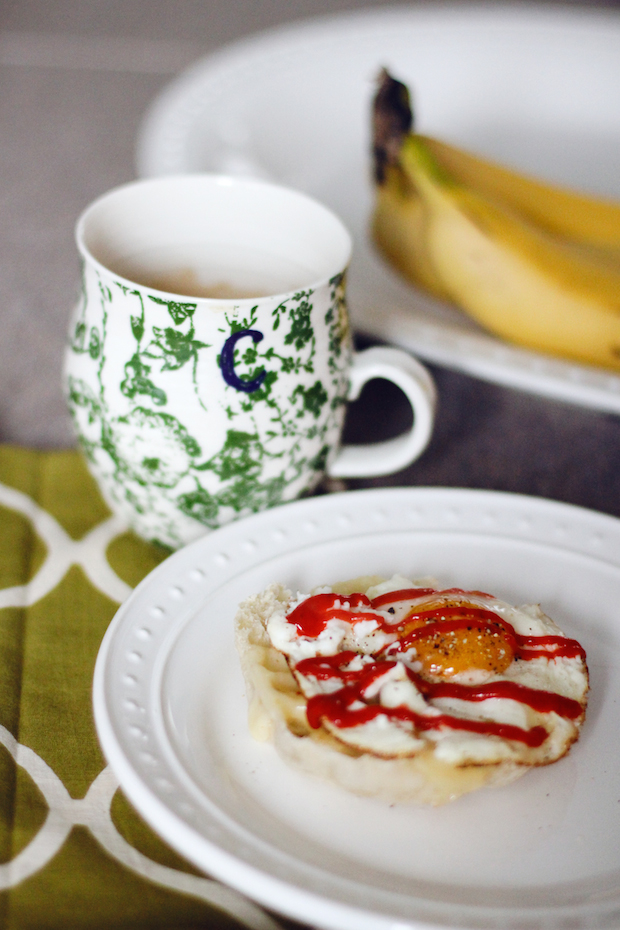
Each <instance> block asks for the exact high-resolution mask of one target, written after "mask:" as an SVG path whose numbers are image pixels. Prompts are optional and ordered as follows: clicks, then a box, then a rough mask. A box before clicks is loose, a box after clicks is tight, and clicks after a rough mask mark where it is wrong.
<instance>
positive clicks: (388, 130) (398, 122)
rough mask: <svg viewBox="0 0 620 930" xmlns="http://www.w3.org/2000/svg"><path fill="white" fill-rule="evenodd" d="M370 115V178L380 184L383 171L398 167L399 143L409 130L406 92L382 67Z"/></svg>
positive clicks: (411, 123)
mask: <svg viewBox="0 0 620 930" xmlns="http://www.w3.org/2000/svg"><path fill="white" fill-rule="evenodd" d="M372 114H373V115H372V135H373V161H374V175H375V181H376V182H377V184H383V182H384V181H385V172H386V168H387V167H388V166H389V165H397V164H398V161H399V157H400V150H401V146H402V144H403V141H404V139H405V138H406V136H407V135H408V134H409V133H410V132H411V130H412V128H413V111H412V109H411V100H410V97H409V90H408V89H407V87H406V86H405V84H401V82H400V81H397V80H396V79H395V78H393V77H392V76H391V75H390V74H389V72H388V71H387V69H386V68H383V69H382V70H381V73H380V74H379V80H378V86H377V92H376V94H375V98H374V101H373V111H372Z"/></svg>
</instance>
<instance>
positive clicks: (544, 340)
mask: <svg viewBox="0 0 620 930" xmlns="http://www.w3.org/2000/svg"><path fill="white" fill-rule="evenodd" d="M374 121H375V126H374V129H375V171H376V180H377V197H376V207H375V213H374V217H373V235H374V239H375V242H376V243H377V245H378V246H379V248H380V250H381V251H382V252H383V254H384V255H385V256H386V258H388V260H389V261H390V262H391V263H392V264H393V265H394V266H395V267H396V268H397V269H398V270H399V271H400V272H401V273H402V274H403V275H405V276H406V277H407V278H409V279H410V280H412V281H413V282H414V283H416V284H418V285H420V286H422V287H423V288H425V289H427V290H429V291H431V292H432V293H434V294H435V295H437V296H438V297H441V298H443V299H449V300H452V301H453V302H455V303H457V304H458V305H460V306H461V307H462V309H464V310H465V311H466V312H467V313H468V314H469V315H471V316H472V317H473V318H474V319H476V320H477V321H478V322H479V323H481V324H482V325H483V326H484V327H486V328H487V329H489V330H491V331H492V332H494V333H496V334H497V335H499V336H502V337H504V338H506V339H508V340H510V341H512V342H517V343H520V344H522V345H526V346H528V347H530V348H534V349H539V350H542V351H544V352H548V353H551V354H554V355H560V356H565V357H569V358H574V359H577V360H579V361H582V362H587V363H590V364H594V365H601V366H605V367H609V368H615V369H620V205H617V204H612V203H606V202H604V201H601V200H596V199H594V198H588V197H584V196H582V195H579V194H576V193H573V192H571V191H565V190H561V189H558V188H554V187H551V186H549V185H546V184H543V183H541V182H538V181H535V180H532V179H529V178H525V177H522V176H520V175H518V174H517V173H515V172H512V171H509V170H507V169H505V168H502V167H500V166H497V165H493V164H490V163H488V162H485V161H482V160H481V159H478V158H476V157H474V156H472V155H469V154H467V153H465V152H462V151H460V150H458V149H455V148H453V147H451V146H447V145H445V144H444V143H441V142H438V141H437V140H433V139H429V138H427V137H424V136H421V135H417V134H415V133H412V132H410V125H411V111H410V109H409V103H408V94H407V90H406V88H405V87H404V85H402V84H400V83H399V82H397V81H394V80H393V79H392V78H390V77H389V75H387V74H386V73H384V74H383V76H382V80H381V85H380V88H379V92H378V94H377V98H376V102H375V114H374Z"/></svg>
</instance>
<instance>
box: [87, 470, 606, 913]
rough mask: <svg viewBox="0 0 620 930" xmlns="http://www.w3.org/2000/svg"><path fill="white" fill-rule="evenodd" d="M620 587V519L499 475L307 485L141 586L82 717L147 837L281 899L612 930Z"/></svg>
mask: <svg viewBox="0 0 620 930" xmlns="http://www.w3.org/2000/svg"><path fill="white" fill-rule="evenodd" d="M619 604H620V521H618V520H616V519H614V518H612V517H608V516H605V515H602V514H598V513H595V512H592V511H588V510H584V509H581V508H576V507H572V506H568V505H565V504H559V503H554V502H551V501H546V500H542V499H536V498H529V497H523V496H519V495H511V494H502V493H496V492H488V491H469V490H457V489H441V488H394V489H380V490H365V491H355V492H348V493H346V494H335V495H325V496H322V497H315V498H312V499H308V500H305V501H299V502H296V503H293V504H288V505H286V506H283V507H279V508H275V509H273V510H269V511H266V512H265V513H262V514H258V515H256V516H253V517H251V518H249V519H247V520H242V521H239V522H237V523H233V524H230V525H229V526H227V527H224V528H223V529H220V530H217V531H216V532H213V533H211V534H209V535H207V536H205V537H203V538H202V539H200V540H198V541H197V542H195V543H193V544H191V545H190V546H188V547H186V548H185V549H182V550H180V551H179V552H177V553H176V554H174V555H172V556H171V557H170V558H169V559H168V560H167V561H165V562H164V563H163V564H162V565H160V566H159V567H158V568H157V569H156V570H155V571H154V572H153V573H152V574H151V575H150V576H148V577H147V578H146V579H145V580H144V581H143V582H142V584H141V585H139V586H138V588H137V589H136V590H135V592H134V593H133V594H132V595H131V596H130V598H129V599H128V600H127V601H126V602H125V604H124V605H123V606H122V607H121V608H120V610H119V611H118V613H117V615H116V617H115V618H114V620H113V622H112V624H111V625H110V628H109V630H108V632H107V634H106V636H105V638H104V641H103V643H102V646H101V650H100V654H99V657H98V660H97V666H96V671H95V680H94V709H95V719H96V724H97V730H98V734H99V738H100V741H101V745H102V747H103V750H104V753H105V755H106V757H107V759H108V761H109V763H110V765H111V766H112V768H113V769H114V771H115V772H116V774H117V776H118V778H119V781H120V784H121V787H122V788H123V790H124V792H125V793H126V795H127V796H128V798H129V799H130V801H131V802H132V803H133V804H134V806H135V807H136V809H137V810H138V811H139V812H140V813H141V814H142V816H143V817H144V818H145V819H146V821H147V822H148V823H149V824H150V825H151V826H152V827H153V829H154V830H156V831H157V832H158V833H159V834H160V835H161V836H162V837H163V838H164V839H165V840H166V841H167V842H168V843H169V844H170V845H171V846H172V847H173V848H175V849H176V850H177V851H178V852H179V853H181V854H182V855H183V856H185V857H186V858H187V859H188V860H189V861H190V862H192V863H193V864H194V865H195V866H197V867H198V868H199V869H201V870H203V871H204V872H205V873H207V874H209V875H210V876H213V877H215V878H217V879H219V880H220V881H221V882H223V883H224V884H227V885H229V886H231V887H232V888H234V889H236V890H237V891H239V892H241V893H243V894H245V895H246V896H247V897H249V898H251V899H252V900H253V901H255V902H257V903H258V904H260V905H263V906H264V907H266V908H268V909H269V910H270V911H272V912H275V913H278V914H282V915H284V916H285V917H288V918H292V919H296V920H299V921H301V922H303V923H304V924H311V925H314V926H316V927H319V928H326V930H388V928H389V930H394V928H396V927H398V928H399V930H401V928H402V930H404V928H411V930H413V928H417V930H421V928H427V927H431V926H432V927H443V928H454V927H467V928H481V930H482V928H497V930H500V928H501V930H503V928H506V927H511V926H514V927H520V926H527V927H531V928H535V930H543V928H545V930H546V928H550V927H553V928H558V930H568V928H578V927H588V928H600V930H603V928H612V927H616V926H618V924H619V923H620V847H619V844H618V836H619V835H620V767H619V766H618V764H617V753H618V750H617V747H618V744H619V741H620V718H619V716H618V713H617V708H618V706H619V704H620V609H619V606H618V605H619ZM257 699H258V703H257ZM586 705H587V706H586ZM521 776H522V777H521Z"/></svg>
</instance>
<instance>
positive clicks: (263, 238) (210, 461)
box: [65, 175, 435, 548]
mask: <svg viewBox="0 0 620 930" xmlns="http://www.w3.org/2000/svg"><path fill="white" fill-rule="evenodd" d="M76 236H77V244H78V248H79V251H80V253H81V256H82V259H83V293H82V299H81V301H80V302H79V305H78V306H77V308H76V311H75V315H74V317H73V320H72V322H71V329H70V338H69V346H68V349H67V354H66V364H65V386H66V395H67V398H68V403H69V407H70V409H71V412H72V415H73V419H74V423H75V427H76V431H77V434H78V437H79V440H80V443H81V446H82V449H83V450H84V452H85V454H86V457H87V460H88V463H89V467H90V469H91V471H92V473H93V475H94V477H95V478H96V480H97V482H98V484H99V486H100V488H101V490H102V492H103V494H104V497H105V498H106V500H107V502H108V504H109V505H110V507H111V508H112V510H113V511H115V512H118V513H120V514H122V515H123V516H124V517H125V518H126V519H127V520H128V522H129V523H130V525H131V526H132V527H133V528H134V529H135V530H136V532H138V533H139V534H140V535H141V536H143V537H144V538H146V539H149V540H153V541H157V542H159V543H161V544H164V545H166V546H170V547H173V548H176V547H178V546H181V545H183V544H185V543H187V542H190V541H191V540H193V539H195V538H196V537H198V536H200V535H202V534H203V533H205V532H206V531H208V530H209V529H213V528H216V527H218V526H220V525H222V524H224V523H226V522H228V521H229V520H232V519H236V518H238V517H241V516H243V515H246V514H249V513H252V512H255V511H258V510H262V509H264V508H266V507H270V506H274V505H276V504H279V503H281V502H284V501H288V500H292V499H294V498H297V497H299V496H300V495H303V494H307V493H309V492H310V491H312V490H313V488H315V487H316V486H317V484H318V483H319V481H320V480H321V478H322V477H323V475H324V474H325V473H327V474H328V475H331V476H335V477H367V476H370V475H381V474H388V473H391V472H395V471H398V470H400V469H401V468H404V467H405V466H406V465H408V464H409V463H410V462H412V461H413V460H414V459H415V458H417V456H419V455H420V453H421V452H422V451H423V449H424V447H425V446H426V444H427V442H428V439H429V436H430V433H431V430H432V423H433V416H434V405H435V391H434V386H433V382H432V380H431V378H430V376H429V375H428V372H427V371H426V369H424V368H423V367H422V366H421V365H419V364H418V363H417V362H416V361H415V360H414V359H412V358H411V357H410V356H409V355H407V354H406V353H404V352H401V351H400V350H397V349H391V348H372V349H368V350H366V351H365V352H360V353H358V354H356V353H353V352H352V348H351V338H350V331H349V321H348V315H347V310H346V304H345V271H346V268H347V264H348V262H349V258H350V253H351V240H350V236H349V234H348V232H347V230H346V229H345V228H344V226H343V225H342V223H341V222H340V220H339V219H338V218H337V217H336V216H335V215H334V214H333V213H331V211H329V210H328V209H327V208H325V207H324V206H322V205H321V204H319V203H317V202H316V201H314V200H312V199H310V198H309V197H307V196H305V195H303V194H301V193H298V192H296V191H292V190H287V189H285V188H282V187H278V186H276V185H273V184H268V183H265V182H262V181H255V180H250V179H244V178H234V179H233V178H228V177H224V176H218V175H188V176H182V177H164V178H156V179H152V180H145V181H137V182H135V183H131V184H127V185H125V186H123V187H119V188H117V189H115V190H113V191H110V192H109V193H107V194H105V195H104V196H102V197H101V198H99V199H98V200H96V201H95V202H94V203H93V204H92V205H91V206H90V207H89V208H88V209H87V210H86V211H85V212H84V213H83V214H82V216H81V218H80V219H79V221H78V224H77V231H76ZM377 377H379V378H387V379H389V380H391V381H393V382H395V383H396V384H397V385H398V386H399V387H400V388H402V390H403V391H404V392H405V394H406V395H407V397H408V398H409V401H410V403H411V406H412V407H413V411H414V423H413V427H412V428H411V430H409V431H408V432H407V433H405V434H404V435H402V436H399V437H398V438H396V439H394V440H391V441H388V442H383V443H376V444H374V445H369V446H345V447H344V448H341V447H340V435H341V431H342V424H343V419H344V413H345V406H346V401H347V400H351V399H353V398H355V397H357V396H358V395H359V392H360V390H361V388H362V386H363V385H364V384H365V383H366V382H367V381H368V380H370V379H372V378H377Z"/></svg>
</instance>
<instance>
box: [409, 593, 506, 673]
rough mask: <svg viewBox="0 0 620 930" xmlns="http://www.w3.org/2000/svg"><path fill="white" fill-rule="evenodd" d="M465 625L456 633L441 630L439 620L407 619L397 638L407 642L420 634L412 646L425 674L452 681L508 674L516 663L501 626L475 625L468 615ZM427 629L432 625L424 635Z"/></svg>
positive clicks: (435, 618) (455, 631)
mask: <svg viewBox="0 0 620 930" xmlns="http://www.w3.org/2000/svg"><path fill="white" fill-rule="evenodd" d="M443 606H446V605H445V604H444V605H443ZM459 606H460V605H459ZM425 607H426V605H425ZM450 619H451V625H453V622H454V620H455V619H456V618H455V617H454V616H452V617H451V618H450ZM462 621H463V625H462V626H459V627H458V628H457V629H446V630H442V629H441V621H440V622H439V623H438V622H437V617H432V618H431V617H429V618H428V619H426V618H422V617H420V616H414V617H410V618H407V617H405V618H404V620H403V621H401V623H399V624H398V636H399V639H405V638H407V637H408V636H409V635H410V634H411V633H412V632H413V631H417V632H416V636H415V640H414V641H413V643H412V645H413V646H414V648H415V651H416V660H417V661H418V662H420V664H421V666H422V669H421V671H422V674H427V675H430V676H432V677H439V678H452V677H453V676H455V675H460V674H462V673H464V672H471V671H474V670H475V671H482V672H486V673H487V674H489V675H501V674H502V672H505V671H506V669H507V668H508V666H509V665H510V664H511V662H512V661H513V658H514V652H513V648H512V645H511V643H510V642H509V641H508V639H507V637H506V635H505V633H504V630H503V629H502V627H501V626H500V625H499V624H498V625H497V626H495V624H486V623H476V621H475V620H472V619H471V618H470V619H468V618H467V612H466V611H464V612H463V615H462ZM427 625H429V626H430V625H432V629H429V633H428V635H425V634H424V633H423V632H422V630H423V628H424V627H425V626H427Z"/></svg>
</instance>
